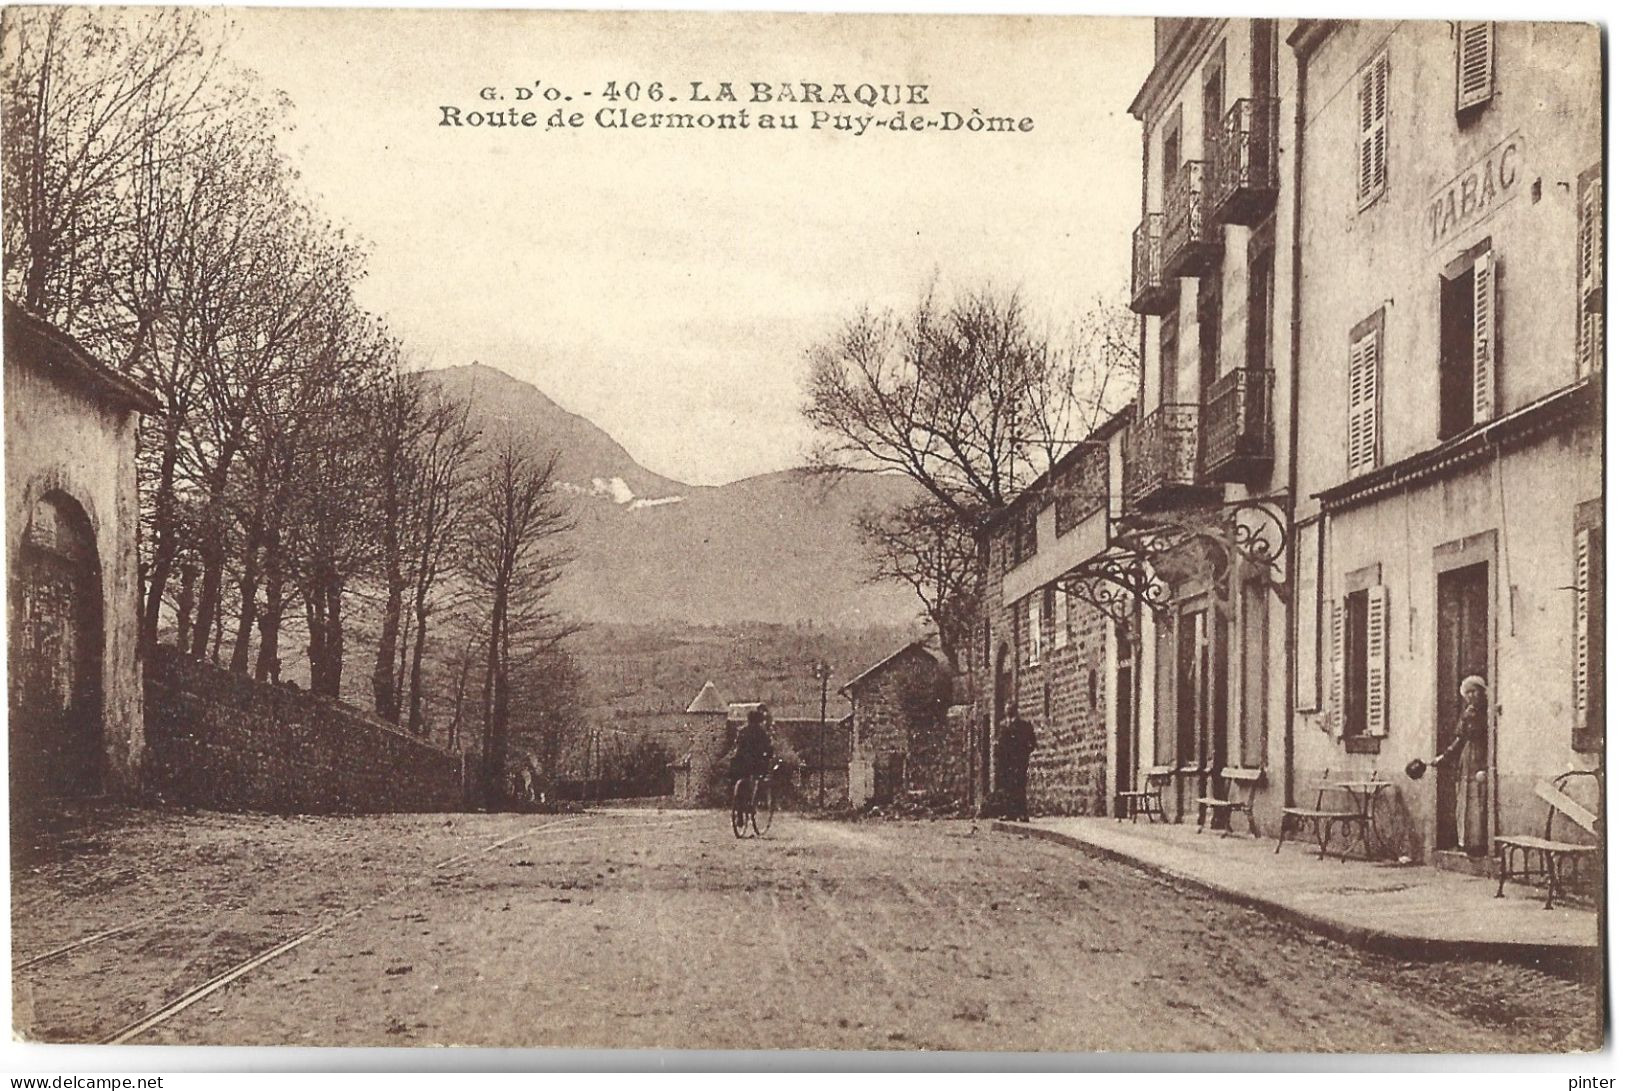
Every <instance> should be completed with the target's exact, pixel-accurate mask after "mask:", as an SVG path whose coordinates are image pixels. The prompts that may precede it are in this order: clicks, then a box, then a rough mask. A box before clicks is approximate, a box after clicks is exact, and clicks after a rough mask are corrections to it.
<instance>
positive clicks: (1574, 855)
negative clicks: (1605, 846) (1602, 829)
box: [1495, 769, 1602, 909]
mask: <svg viewBox="0 0 1625 1091" xmlns="http://www.w3.org/2000/svg"><path fill="white" fill-rule="evenodd" d="M1578 777H1590V778H1592V780H1594V781H1595V782H1596V784H1597V798H1598V799H1599V800H1600V799H1601V798H1602V775H1601V774H1600V773H1598V772H1597V771H1595V770H1592V769H1576V770H1574V771H1572V772H1568V773H1563V774H1562V775H1560V776H1557V777H1554V778H1553V779H1551V780H1543V781H1541V782H1539V783H1538V784H1536V785H1535V794H1536V795H1537V796H1539V797H1540V798H1541V799H1542V800H1544V801H1545V803H1546V828H1545V834H1544V835H1543V836H1541V837H1530V836H1525V835H1522V834H1507V835H1503V836H1501V837H1497V838H1496V839H1495V854H1496V858H1497V860H1496V863H1497V870H1498V872H1499V878H1500V882H1498V883H1497V884H1496V887H1495V896H1496V897H1497V898H1503V897H1505V896H1506V885H1507V880H1508V879H1520V878H1535V877H1544V878H1545V880H1546V908H1547V909H1550V908H1551V907H1552V899H1553V898H1554V897H1556V896H1557V894H1558V892H1559V891H1560V890H1561V889H1562V884H1563V880H1562V871H1563V864H1564V863H1565V862H1569V863H1572V864H1573V865H1574V870H1575V871H1576V872H1578V870H1579V864H1580V861H1581V860H1582V859H1586V858H1589V857H1594V856H1596V854H1597V850H1598V848H1599V846H1598V845H1596V844H1586V843H1583V842H1579V841H1564V840H1561V839H1558V838H1554V837H1552V823H1553V821H1554V820H1555V819H1556V818H1557V816H1558V815H1559V814H1562V815H1563V816H1564V817H1566V818H1567V819H1569V821H1571V822H1573V823H1574V825H1576V826H1577V827H1579V828H1580V829H1581V830H1583V831H1585V832H1586V833H1589V834H1591V835H1592V836H1593V837H1596V836H1597V816H1596V815H1594V814H1592V813H1591V812H1590V811H1588V810H1586V809H1585V807H1583V806H1582V805H1581V804H1580V802H1579V801H1578V800H1576V799H1575V798H1574V797H1573V796H1570V795H1568V794H1567V793H1565V792H1564V791H1563V788H1564V786H1565V785H1567V784H1570V783H1571V782H1573V781H1574V780H1575V779H1576V778H1578ZM1517 854H1521V855H1522V861H1523V867H1522V868H1514V867H1512V863H1513V861H1514V857H1515V855H1517ZM1598 903H1599V904H1600V903H1601V899H1600V898H1599V899H1598Z"/></svg>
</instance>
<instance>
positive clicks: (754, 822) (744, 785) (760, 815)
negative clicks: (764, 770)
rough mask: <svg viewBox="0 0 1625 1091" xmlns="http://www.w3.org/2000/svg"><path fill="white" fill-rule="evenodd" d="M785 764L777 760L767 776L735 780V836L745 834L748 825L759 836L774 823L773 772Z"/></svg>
mask: <svg viewBox="0 0 1625 1091" xmlns="http://www.w3.org/2000/svg"><path fill="white" fill-rule="evenodd" d="M783 765H784V763H783V762H782V761H776V762H774V763H773V768H772V771H771V772H769V773H768V774H767V775H766V776H749V777H740V778H739V779H738V780H736V781H734V790H733V808H732V809H733V816H732V817H733V831H734V836H735V837H744V836H745V827H746V825H749V826H750V828H751V829H752V830H753V831H754V832H755V833H756V835H757V836H758V837H760V836H761V835H762V834H764V833H766V832H767V831H768V828H769V827H771V826H772V825H773V774H774V773H777V772H778V771H779V769H780V768H781V767H782V766H783Z"/></svg>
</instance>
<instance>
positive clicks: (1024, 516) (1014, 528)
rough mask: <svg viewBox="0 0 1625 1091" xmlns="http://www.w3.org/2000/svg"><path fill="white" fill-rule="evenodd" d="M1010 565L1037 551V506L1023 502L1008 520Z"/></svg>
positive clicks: (1014, 564)
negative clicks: (1009, 520)
mask: <svg viewBox="0 0 1625 1091" xmlns="http://www.w3.org/2000/svg"><path fill="white" fill-rule="evenodd" d="M1009 534H1010V567H1011V568H1014V567H1015V566H1016V565H1018V564H1020V563H1021V562H1022V561H1025V560H1026V559H1027V558H1029V557H1031V556H1032V555H1033V554H1034V553H1037V552H1038V506H1037V505H1036V504H1023V505H1022V506H1021V507H1020V508H1018V509H1017V510H1016V513H1015V516H1014V517H1013V518H1012V519H1011V522H1010V530H1009Z"/></svg>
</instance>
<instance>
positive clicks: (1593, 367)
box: [1575, 164, 1603, 378]
mask: <svg viewBox="0 0 1625 1091" xmlns="http://www.w3.org/2000/svg"><path fill="white" fill-rule="evenodd" d="M1575 188H1576V192H1577V194H1578V197H1579V216H1578V219H1579V237H1578V240H1577V242H1576V256H1577V262H1576V264H1577V268H1578V275H1579V281H1580V284H1579V289H1580V298H1579V302H1578V305H1577V307H1576V310H1577V313H1578V315H1579V327H1578V329H1577V331H1576V338H1575V357H1576V361H1577V363H1578V365H1579V367H1578V370H1579V374H1580V377H1581V378H1584V377H1585V376H1587V375H1590V374H1592V373H1594V372H1598V371H1601V370H1602V312H1603V282H1602V255H1603V236H1602V210H1603V204H1602V165H1601V164H1598V165H1597V166H1594V167H1592V168H1591V169H1589V170H1586V171H1583V172H1582V173H1581V174H1580V178H1579V181H1578V183H1577V184H1576V187H1575Z"/></svg>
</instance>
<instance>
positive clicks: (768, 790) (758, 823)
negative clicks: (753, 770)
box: [750, 777, 773, 836]
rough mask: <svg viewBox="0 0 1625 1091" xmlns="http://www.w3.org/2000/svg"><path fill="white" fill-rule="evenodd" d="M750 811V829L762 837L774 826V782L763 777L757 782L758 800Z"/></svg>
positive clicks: (756, 799)
mask: <svg viewBox="0 0 1625 1091" xmlns="http://www.w3.org/2000/svg"><path fill="white" fill-rule="evenodd" d="M753 802H754V804H755V805H754V806H753V807H751V809H750V828H751V829H753V830H755V831H756V833H757V835H758V836H760V835H761V834H764V833H766V832H767V828H768V827H769V826H771V825H773V782H772V781H771V780H769V779H767V778H766V777H762V778H761V779H760V780H758V781H757V782H756V798H755V800H754V801H753Z"/></svg>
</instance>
